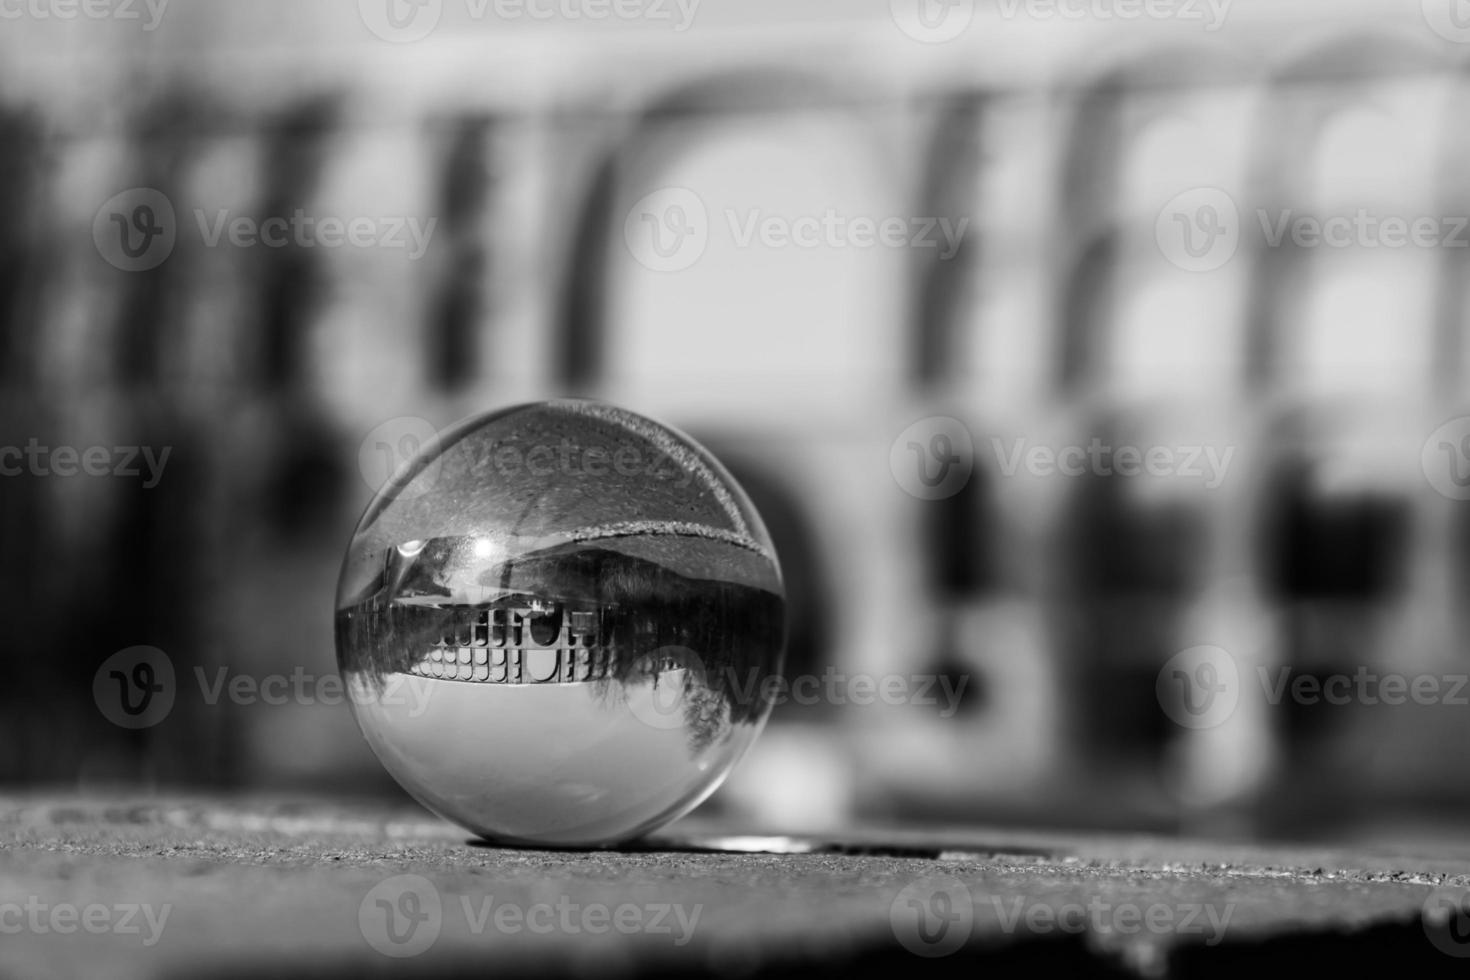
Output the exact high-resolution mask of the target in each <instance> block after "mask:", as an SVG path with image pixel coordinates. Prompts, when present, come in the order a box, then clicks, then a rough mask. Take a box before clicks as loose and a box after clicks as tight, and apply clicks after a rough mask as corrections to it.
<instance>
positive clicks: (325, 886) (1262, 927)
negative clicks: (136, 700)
mask: <svg viewBox="0 0 1470 980" xmlns="http://www.w3.org/2000/svg"><path fill="white" fill-rule="evenodd" d="M405 875H408V876H416V877H408V878H400V877H399V876H405ZM1467 893H1470V844H1467V845H1466V846H1465V847H1463V848H1459V849H1457V850H1456V851H1455V852H1453V853H1449V852H1446V853H1442V854H1439V855H1437V856H1432V857H1428V856H1412V855H1395V854H1376V855H1370V854H1352V853H1345V852H1341V851H1336V852H1334V851H1329V850H1311V849H1305V848H1297V849H1290V850H1285V849H1271V848H1265V847H1246V846H1237V845H1230V846H1226V845H1211V844H1205V843H1191V842H1181V841H1173V840H1161V839H1148V838H1116V837H1115V838H1086V839H1083V838H1075V837H1072V838H1069V837H1063V836H1057V835H1049V834H1022V833H1015V832H1005V831H990V830H975V829H972V830H955V831H947V832H934V831H925V832H908V833H900V832H888V831H884V832H878V831H868V832H855V833H853V834H852V835H850V836H847V837H844V838H843V839H842V840H840V841H832V840H804V839H791V838H774V837H773V838H754V837H745V838H729V837H722V836H721V831H720V829H719V828H717V827H714V826H710V825H707V824H701V823H699V822H697V821H693V820H688V821H684V822H681V823H680V824H677V825H675V826H674V827H673V828H670V830H669V831H667V832H666V833H664V834H663V835H661V836H660V838H658V839H657V840H655V841H650V842H648V843H647V844H645V845H642V846H640V847H638V848H631V849H624V850H619V851H596V852H565V851H528V850H507V849H502V848H496V847H491V846H487V845H484V844H479V843H474V842H471V841H467V840H466V837H465V834H464V832H463V831H461V830H459V829H457V828H455V827H453V826H451V825H449V824H446V823H442V822H440V821H438V820H436V819H434V818H432V817H430V816H428V815H427V814H425V813H424V812H423V811H420V810H416V809H409V808H394V807H384V806H383V805H382V804H361V805H358V804H348V803H341V802H320V801H309V802H302V801H294V802H292V801H281V800H263V799H258V798H247V799H239V800H218V799H216V800H206V799H193V800H191V799H146V800H145V799H137V800H127V799H116V800H101V799H98V798H95V797H85V798H83V797H77V798H59V797H10V798H0V974H3V975H6V976H15V977H26V978H30V977H45V976H66V977H70V976H93V975H106V976H110V977H170V976H196V975H211V976H219V975H224V976H233V975H240V976H251V977H260V976H273V975H283V974H301V973H306V974H314V975H322V976H336V975H359V976H360V975H369V976H372V975H381V974H390V973H391V974H397V973H407V974H410V975H421V976H433V975H446V974H448V975H460V974H464V975H476V976H480V977H488V976H521V975H565V976H584V975H585V976H597V977H608V976H618V975H629V974H634V973H636V974H646V973H652V974H660V975H669V976H675V975H696V976H698V975H704V976H730V977H742V976H749V975H752V974H754V973H757V972H760V973H770V974H782V975H784V974H788V973H789V974H791V975H795V974H797V973H800V974H802V975H804V976H805V975H813V974H815V975H820V976H838V975H841V976H853V975H890V974H891V975H902V974H904V973H907V972H908V971H911V970H914V969H917V968H921V967H922V968H926V969H931V970H934V971H936V972H940V973H945V974H953V975H965V976H969V977H974V976H976V975H977V971H981V970H987V971H988V970H993V969H1007V970H1010V969H1016V970H1020V969H1026V970H1032V969H1037V968H1046V969H1048V970H1058V971H1061V974H1062V975H1076V974H1094V975H1121V976H1129V975H1132V976H1140V975H1141V976H1157V975H1174V976H1196V975H1216V974H1221V975H1224V974H1230V975H1234V974H1238V973H1239V972H1241V971H1242V970H1254V969H1261V968H1263V967H1265V968H1278V969H1279V968H1281V967H1287V968H1291V969H1297V968H1311V969H1313V970H1334V971H1341V972H1342V973H1343V974H1345V975H1352V974H1355V973H1358V972H1363V973H1377V974H1380V975H1381V974H1382V973H1384V972H1386V971H1389V970H1392V971H1394V972H1403V971H1408V972H1407V975H1414V976H1419V975H1438V974H1443V975H1456V976H1465V975H1467V974H1470V903H1462V904H1460V905H1458V906H1455V905H1452V904H1450V903H1451V902H1460V901H1461V900H1462V899H1464V898H1465V897H1466V895H1467ZM1457 908H1458V909H1464V910H1465V914H1461V913H1460V912H1458V911H1456V909H1457ZM1426 909H1428V910H1429V914H1428V916H1427V918H1426V916H1425V910H1426ZM921 954H922V955H921Z"/></svg>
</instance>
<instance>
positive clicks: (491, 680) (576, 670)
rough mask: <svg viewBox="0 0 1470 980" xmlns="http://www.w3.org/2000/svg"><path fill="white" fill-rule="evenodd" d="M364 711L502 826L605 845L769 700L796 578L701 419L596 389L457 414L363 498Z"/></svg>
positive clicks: (412, 769)
mask: <svg viewBox="0 0 1470 980" xmlns="http://www.w3.org/2000/svg"><path fill="white" fill-rule="evenodd" d="M336 627H337V630H336V635H337V662H338V666H339V668H340V669H341V671H342V675H343V678H344V680H345V682H346V684H347V688H348V690H349V692H350V694H351V699H350V700H351V703H352V708H353V711H354V713H355V714H356V717H357V722H358V725H359V726H360V727H361V729H362V733H363V735H364V737H365V738H366V739H367V742H368V744H369V745H371V746H372V749H373V751H374V752H375V753H376V754H377V756H378V758H379V760H381V761H382V763H383V765H384V767H385V768H386V769H387V770H388V772H389V773H390V774H391V775H392V776H393V778H394V779H396V780H397V781H398V782H399V784H400V785H402V786H403V788H404V789H406V790H407V791H408V792H409V793H410V794H412V795H413V796H414V797H415V798H416V799H418V800H419V802H421V803H423V804H424V805H425V806H427V807H428V808H429V809H431V810H433V811H435V812H436V813H438V814H440V815H441V816H443V817H446V818H448V819H450V820H453V821H455V822H457V823H459V824H461V825H463V826H464V827H467V828H469V829H470V830H472V831H473V832H475V833H476V834H479V835H481V836H483V837H485V838H488V839H490V840H494V841H499V842H504V843H511V844H530V845H540V846H549V845H556V846H579V847H581V846H602V845H609V844H615V843H618V842H620V841H626V840H630V839H633V838H636V837H639V836H641V835H643V834H646V833H648V832H649V831H651V830H654V829H656V828H658V827H660V826H662V825H663V824H665V823H667V822H668V821H670V820H673V819H674V818H676V817H678V816H680V815H682V814H684V813H687V812H688V811H689V810H691V809H693V808H694V807H695V806H696V805H697V804H699V803H700V802H701V801H702V800H704V799H705V798H706V797H707V796H709V794H710V793H712V792H714V790H715V789H716V788H717V787H718V786H719V784H720V782H721V781H722V780H723V779H724V778H725V776H726V775H727V774H728V773H729V771H730V770H731V768H732V767H733V766H734V765H735V763H736V762H738V761H739V759H740V757H741V756H742V755H743V754H744V753H745V751H746V750H747V749H748V748H749V747H750V745H751V743H752V742H754V740H755V738H756V736H757V735H758V734H759V732H760V729H761V727H762V726H763V725H764V723H765V720H766V718H767V717H768V716H769V714H770V709H771V697H772V691H773V690H774V686H773V685H772V684H771V681H772V680H773V679H774V678H776V677H777V676H779V673H780V670H781V657H782V653H783V645H784V641H785V589H784V587H783V585H782V581H781V571H780V567H779V565H778V563H777V560H776V555H775V551H774V549H773V548H772V545H771V541H770V537H769V536H768V535H767V533H766V530H765V527H764V525H762V523H761V519H760V516H759V515H758V514H757V513H756V512H755V509H754V508H753V507H752V506H751V503H750V501H749V500H748V499H747V498H746V496H745V494H744V492H743V491H742V490H741V489H740V487H739V486H738V485H737V484H736V483H735V481H734V479H732V478H731V476H730V474H729V473H727V472H726V471H725V469H724V467H722V466H721V465H720V463H719V462H718V461H717V460H716V459H715V458H714V457H713V456H711V455H710V453H709V452H708V451H706V450H705V449H704V448H703V447H701V446H700V445H699V444H698V443H696V442H694V440H692V439H690V438H689V437H688V436H686V435H683V434H682V433H679V432H677V431H675V430H673V429H670V428H667V427H666V426H663V425H660V424H659V423H657V422H653V421H650V420H649V419H646V418H643V417H641V416H638V415H634V414H633V413H631V412H627V411H623V410H621V409H617V408H613V407H611V406H608V405H603V404H599V403H596V402H588V401H551V402H543V403H539V404H533V405H524V406H520V407H517V408H511V409H508V410H505V411H500V412H494V413H491V414H487V415H482V416H478V417H475V418H471V419H468V420H466V421H464V422H461V423H460V424H458V425H457V426H455V427H454V428H453V429H451V430H449V431H447V432H445V433H443V434H442V435H440V436H439V437H438V438H436V439H434V440H432V441H431V442H430V444H428V445H426V446H424V447H423V449H422V450H421V451H419V452H418V453H416V454H415V455H414V456H413V457H412V458H411V459H409V460H408V461H407V462H406V463H405V464H404V465H403V466H402V467H401V468H400V469H399V471H398V472H397V473H396V474H395V475H394V476H393V477H392V478H391V479H390V480H389V481H388V483H387V484H386V485H385V486H384V487H383V489H382V490H381V491H380V492H379V493H378V495H377V496H376V497H375V498H374V500H373V501H372V503H371V504H370V505H369V506H368V509H367V511H366V513H365V514H364V515H363V517H362V520H361V521H360V522H359V523H358V526H357V530H356V531H355V532H354V534H353V536H352V541H351V544H350V545H349V547H348V551H347V558H346V561H345V562H344V564H343V568H342V576H341V581H340V583H339V585H338V590H337V622H336Z"/></svg>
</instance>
